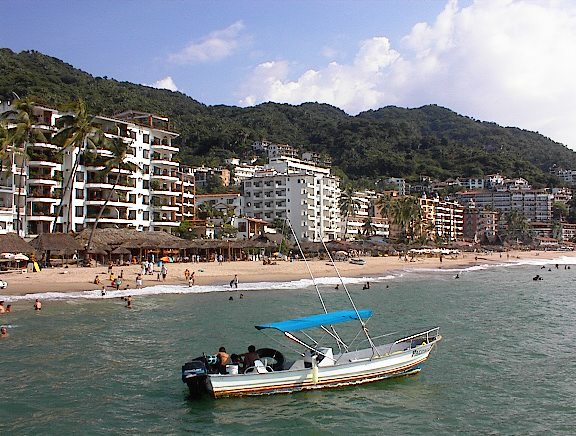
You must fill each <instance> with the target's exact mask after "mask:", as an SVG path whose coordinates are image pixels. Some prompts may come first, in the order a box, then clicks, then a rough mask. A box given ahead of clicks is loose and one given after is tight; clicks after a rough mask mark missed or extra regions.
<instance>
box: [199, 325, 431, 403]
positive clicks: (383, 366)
mask: <svg viewBox="0 0 576 436" xmlns="http://www.w3.org/2000/svg"><path fill="white" fill-rule="evenodd" d="M438 340H440V337H439V336H438V338H437V339H436V340H435V341H433V342H431V343H428V344H422V345H419V346H417V347H416V348H409V349H406V350H401V351H395V352H393V353H391V354H386V355H382V356H381V357H377V356H374V357H368V358H366V359H360V360H355V359H353V358H352V357H354V356H355V355H357V354H358V353H347V354H346V355H343V356H340V358H339V359H337V362H336V364H334V365H331V366H322V364H320V365H318V366H316V367H313V368H300V369H287V370H282V371H276V372H266V373H263V374H259V373H251V374H210V375H208V376H207V378H206V383H207V389H208V391H209V392H210V393H211V394H212V395H213V396H214V397H215V398H219V397H233V396H245V395H266V394H276V393H290V392H296V391H303V390H311V389H325V388H335V387H341V386H349V385H356V384H363V383H370V382H375V381H378V380H382V379H386V378H391V377H398V376H404V375H410V374H414V373H416V372H418V371H419V370H420V368H419V365H420V364H422V363H423V362H424V361H425V360H426V359H428V356H429V355H430V352H431V351H432V348H433V347H434V346H435V344H436V342H438ZM385 348H386V346H383V347H379V352H380V349H385ZM365 351H366V350H365ZM369 351H370V353H371V350H369Z"/></svg>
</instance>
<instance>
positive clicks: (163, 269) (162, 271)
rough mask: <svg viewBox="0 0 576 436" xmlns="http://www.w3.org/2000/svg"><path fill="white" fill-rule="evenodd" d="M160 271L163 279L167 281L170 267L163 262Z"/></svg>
mask: <svg viewBox="0 0 576 436" xmlns="http://www.w3.org/2000/svg"><path fill="white" fill-rule="evenodd" d="M160 272H161V273H162V280H164V281H166V275H167V274H168V268H166V265H164V264H162V268H161V269H160Z"/></svg>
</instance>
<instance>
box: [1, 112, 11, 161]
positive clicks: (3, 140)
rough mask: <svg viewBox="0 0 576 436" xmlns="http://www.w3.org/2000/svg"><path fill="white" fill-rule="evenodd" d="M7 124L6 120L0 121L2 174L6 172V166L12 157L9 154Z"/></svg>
mask: <svg viewBox="0 0 576 436" xmlns="http://www.w3.org/2000/svg"><path fill="white" fill-rule="evenodd" d="M6 124H7V123H6V122H5V120H2V119H0V172H3V171H4V166H5V164H6V163H7V159H8V160H9V157H10V156H9V153H8V151H9V150H8V141H6V138H7V137H8V129H7V127H6Z"/></svg>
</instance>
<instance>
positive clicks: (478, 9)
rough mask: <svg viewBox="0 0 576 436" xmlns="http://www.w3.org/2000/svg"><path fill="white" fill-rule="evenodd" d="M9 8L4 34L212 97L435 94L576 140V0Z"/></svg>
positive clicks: (143, 0)
mask: <svg viewBox="0 0 576 436" xmlns="http://www.w3.org/2000/svg"><path fill="white" fill-rule="evenodd" d="M0 11H1V16H2V27H1V28H0V47H6V48H10V49H12V50H13V51H16V52H19V51H22V50H37V51H40V52H42V53H44V54H47V55H50V56H54V57H57V58H59V59H61V60H63V61H64V62H66V63H69V64H71V65H73V66H74V67H76V68H80V69H81V70H84V71H86V72H88V73H90V74H92V75H94V76H102V77H104V76H105V77H108V78H114V79H116V80H121V81H129V82H133V83H139V84H144V85H148V86H154V87H158V88H167V89H170V90H173V91H176V90H177V91H180V92H182V93H184V94H186V95H188V96H190V97H192V98H194V99H195V100H198V101H199V102H201V103H205V104H208V105H217V104H224V105H236V106H242V107H245V106H252V105H256V104H259V103H262V102H267V101H273V102H279V103H290V104H300V103H303V102H309V101H311V102H319V103H328V104H331V105H333V106H336V107H339V108H341V109H343V110H344V111H346V112H347V113H348V114H350V115H356V114H358V113H359V112H362V111H366V110H369V109H378V108H380V107H384V106H388V105H394V106H399V107H408V108H413V107H420V106H423V105H427V104H437V105H440V106H443V107H447V108H449V109H451V110H453V111H455V112H457V113H459V114H461V115H465V116H469V117H472V118H474V119H478V120H482V121H490V122H496V123H498V124H500V125H503V126H514V127H519V128H522V129H526V130H531V131H536V132H539V133H541V134H543V135H545V136H547V137H549V138H551V139H553V140H555V141H558V142H561V143H563V144H565V145H567V146H568V147H569V148H571V149H574V150H576V128H573V124H574V122H575V121H576V103H575V102H576V1H575V0H221V1H216V0H214V1H210V0H99V1H94V0H82V1H67V0H41V1H36V0H0ZM0 74H1V71H0ZM133 109H137V108H133ZM295 145H297V144H295Z"/></svg>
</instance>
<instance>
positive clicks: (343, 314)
mask: <svg viewBox="0 0 576 436" xmlns="http://www.w3.org/2000/svg"><path fill="white" fill-rule="evenodd" d="M358 313H359V314H360V317H361V318H362V319H367V318H370V317H371V316H372V311H371V310H369V309H363V310H359V311H358ZM357 319H358V315H357V314H356V312H355V311H353V310H341V311H339V312H330V313H321V314H319V315H311V316H306V317H304V318H295V319H289V320H286V321H278V322H272V323H269V324H261V325H257V326H255V327H256V328H257V329H258V330H263V329H276V330H280V331H281V332H293V331H299V330H305V329H311V328H314V327H320V326H327V325H332V324H339V323H341V322H349V321H354V320H357Z"/></svg>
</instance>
